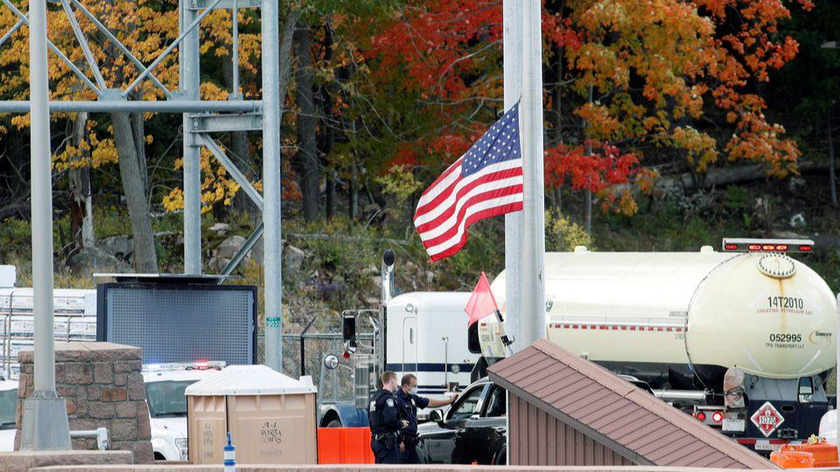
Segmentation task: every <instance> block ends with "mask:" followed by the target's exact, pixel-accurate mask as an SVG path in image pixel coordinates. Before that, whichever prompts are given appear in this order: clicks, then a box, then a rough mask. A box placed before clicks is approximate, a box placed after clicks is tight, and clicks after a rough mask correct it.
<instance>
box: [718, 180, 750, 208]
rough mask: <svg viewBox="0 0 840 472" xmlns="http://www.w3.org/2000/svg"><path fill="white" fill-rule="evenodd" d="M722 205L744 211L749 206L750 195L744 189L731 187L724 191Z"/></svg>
mask: <svg viewBox="0 0 840 472" xmlns="http://www.w3.org/2000/svg"><path fill="white" fill-rule="evenodd" d="M724 204H725V205H726V206H727V208H732V209H745V208H747V207H748V206H749V204H750V195H749V193H748V192H747V189H745V188H744V187H739V186H737V185H733V186H731V187H728V188H727V189H726V197H725V200H724Z"/></svg>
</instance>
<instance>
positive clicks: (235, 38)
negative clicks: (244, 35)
mask: <svg viewBox="0 0 840 472" xmlns="http://www.w3.org/2000/svg"><path fill="white" fill-rule="evenodd" d="M230 22H231V36H232V39H231V42H230V43H231V47H230V49H231V56H232V57H231V65H232V66H233V78H232V80H231V82H232V84H231V85H232V87H231V89H232V90H231V91H230V97H228V99H229V100H239V99H241V98H242V96H241V95H239V0H233V8H232V9H231V11H230Z"/></svg>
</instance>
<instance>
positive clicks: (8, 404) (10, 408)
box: [0, 389, 18, 429]
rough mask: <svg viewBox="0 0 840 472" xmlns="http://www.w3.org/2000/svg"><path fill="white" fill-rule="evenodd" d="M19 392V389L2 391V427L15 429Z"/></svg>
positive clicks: (0, 420)
mask: <svg viewBox="0 0 840 472" xmlns="http://www.w3.org/2000/svg"><path fill="white" fill-rule="evenodd" d="M17 394H18V391H17V389H14V390H5V391H2V392H0V429H15V417H16V416H17V404H18V397H17Z"/></svg>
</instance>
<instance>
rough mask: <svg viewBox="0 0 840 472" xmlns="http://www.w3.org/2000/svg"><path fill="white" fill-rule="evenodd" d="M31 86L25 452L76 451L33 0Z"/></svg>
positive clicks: (38, 20)
mask: <svg viewBox="0 0 840 472" xmlns="http://www.w3.org/2000/svg"><path fill="white" fill-rule="evenodd" d="M29 16H30V18H31V19H32V21H31V24H30V27H29V64H30V67H29V85H30V92H29V93H30V95H31V97H32V120H31V123H32V124H31V132H30V136H29V140H30V147H29V149H30V152H31V159H30V166H31V172H32V198H31V200H32V290H33V291H34V293H33V296H32V298H33V312H34V314H35V372H34V375H35V385H34V387H35V391H34V393H33V394H32V396H31V397H30V398H28V399H26V401H25V402H24V415H23V420H22V422H23V428H22V432H21V433H22V434H21V449H23V450H28V451H56V450H59V451H61V450H70V449H71V446H70V426H69V424H68V420H67V406H66V405H65V401H64V400H63V399H61V398H59V396H58V393H56V389H55V333H54V331H55V325H54V324H53V321H54V320H53V318H54V316H55V315H54V313H53V283H54V279H53V250H54V248H53V222H52V219H53V206H52V173H51V169H50V167H51V156H52V151H51V149H50V109H49V101H50V82H49V64H48V61H47V2H46V0H30V2H29Z"/></svg>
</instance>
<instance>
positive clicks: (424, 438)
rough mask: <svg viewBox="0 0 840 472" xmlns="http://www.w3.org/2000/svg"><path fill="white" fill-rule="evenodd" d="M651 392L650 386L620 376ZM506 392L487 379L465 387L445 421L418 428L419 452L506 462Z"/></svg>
mask: <svg viewBox="0 0 840 472" xmlns="http://www.w3.org/2000/svg"><path fill="white" fill-rule="evenodd" d="M620 377H622V378H623V379H624V380H627V381H628V382H630V383H632V384H634V385H636V386H637V387H639V388H641V389H642V390H645V391H647V392H648V393H650V394H651V395H652V394H653V391H652V390H651V388H650V385H648V384H647V383H645V382H643V381H640V380H638V379H636V378H635V377H630V376H625V375H622V376H620ZM506 415H507V392H506V391H505V389H503V388H502V387H500V386H498V385H496V384H494V383H493V382H491V381H490V380H489V379H488V378H486V377H485V378H483V379H481V380H479V381H477V382H475V383H473V384H471V385H470V386H469V387H467V388H465V389H464V390H463V391H462V392H461V395H460V396H459V397H458V400H457V401H456V402H455V404H454V405H452V407H451V408H450V409H449V410H448V411H447V412H446V415H445V416H444V418H443V420H441V421H430V422H428V423H424V424H421V425H420V427H419V428H418V431H417V432H418V435H419V437H420V438H419V442H418V445H417V454H418V455H419V456H420V461H421V462H423V463H426V464H472V463H473V462H475V463H476V464H482V465H505V464H507V418H506Z"/></svg>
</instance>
